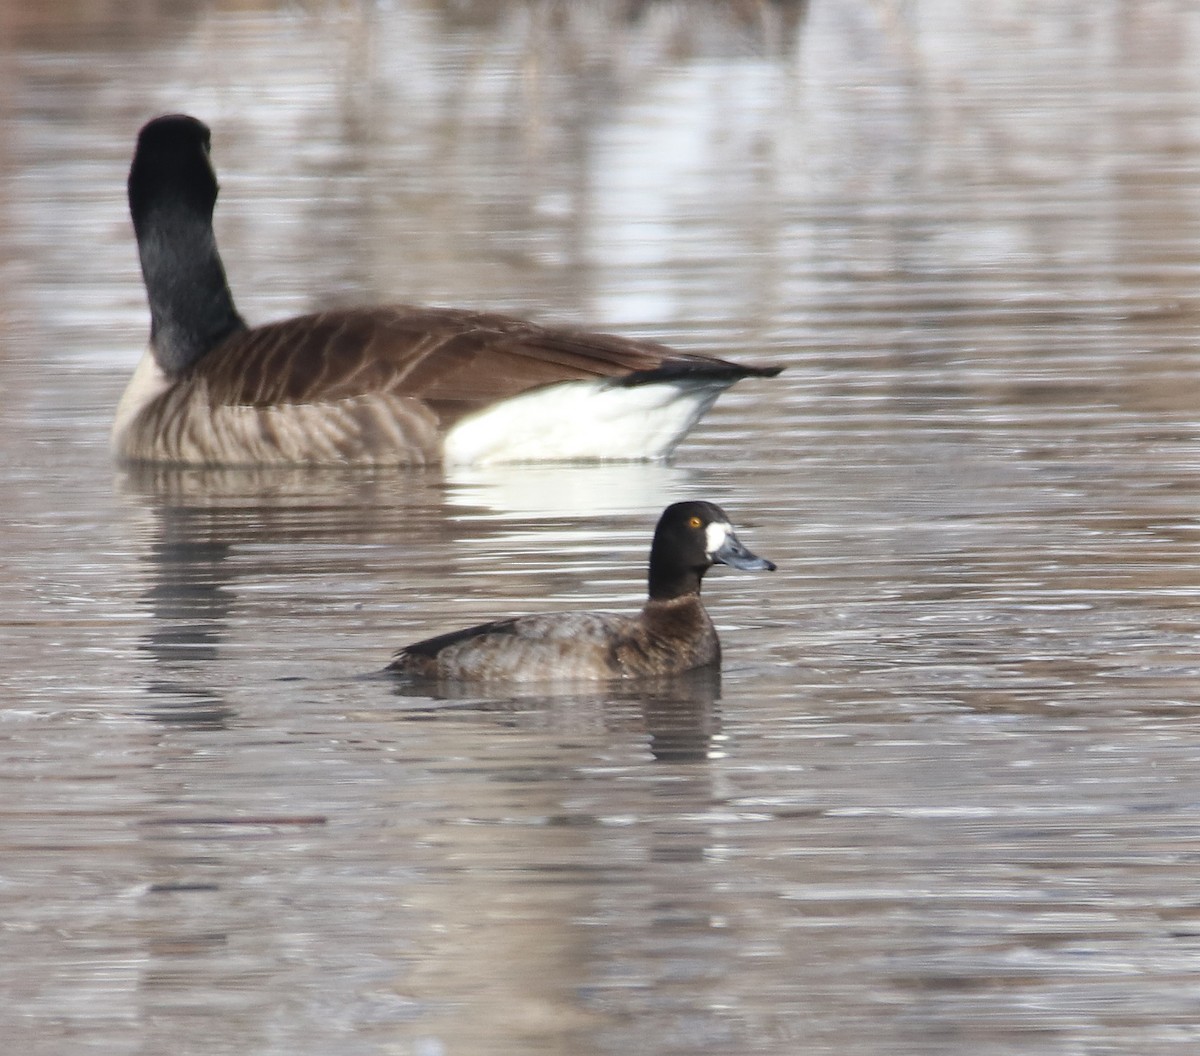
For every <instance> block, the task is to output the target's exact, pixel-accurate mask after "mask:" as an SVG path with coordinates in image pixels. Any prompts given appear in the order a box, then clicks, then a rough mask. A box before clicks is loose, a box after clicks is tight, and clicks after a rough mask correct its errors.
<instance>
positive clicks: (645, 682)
mask: <svg viewBox="0 0 1200 1056" xmlns="http://www.w3.org/2000/svg"><path fill="white" fill-rule="evenodd" d="M381 677H384V678H387V679H388V680H389V681H394V682H396V683H397V684H396V688H395V693H396V695H397V696H400V697H405V698H408V697H417V698H420V699H422V700H431V701H444V702H445V701H452V702H456V703H457V705H458V706H457V707H456V708H455V709H454V710H455V711H459V710H462V709H463V708H468V709H469V710H471V711H478V712H483V713H487V714H491V715H494V714H507V715H511V716H513V720H514V722H516V723H520V722H522V721H523V720H525V721H533V722H535V723H536V722H538V721H539V718H538V717H539V716H541V715H543V714H545V713H547V712H551V711H553V710H555V709H561V708H562V707H563V706H564V705H566V706H567V707H569V708H571V709H573V710H577V711H591V712H597V711H598V712H600V713H602V714H603V715H604V725H605V727H606V728H611V729H615V728H627V727H628V725H629V721H630V719H629V712H630V711H631V710H632V711H633V712H635V713H636V719H635V721H636V722H637V723H638V725H640V727H641V728H642V729H643V730H644V731H645V733H646V735H647V737H648V746H649V749H650V753H651V755H653V757H654V758H655V759H658V760H660V761H663V762H676V763H680V762H695V761H697V760H703V759H707V758H709V757H710V756H711V755H712V754H713V751H714V740H715V739H716V738H717V737H718V736H719V734H720V731H721V714H720V709H719V707H718V702H719V701H720V699H721V671H720V668H715V667H703V668H697V669H696V670H694V671H686V672H684V673H682V674H679V675H674V676H670V677H662V678H652V679H641V680H638V681H637V682H635V683H630V684H628V685H624V684H602V685H600V686H594V685H592V686H589V685H586V684H581V685H579V686H577V687H566V688H560V687H556V688H555V692H554V694H553V695H546V693H545V690H539V689H538V687H537V686H536V685H531V686H530V687H527V688H523V689H521V690H520V691H518V692H514V693H511V695H510V693H509V691H507V690H506V689H505V688H504V687H499V688H491V689H489V690H488V692H487V695H485V696H481V690H480V688H479V687H478V686H469V685H459V684H455V683H452V682H451V683H430V682H427V681H422V680H406V679H397V678H395V677H394V676H392V675H390V674H384V675H383V676H381ZM441 712H442V709H440V708H435V709H432V711H431V712H430V714H432V715H436V714H439V713H441ZM406 714H421V713H420V712H412V711H409V710H408V709H406Z"/></svg>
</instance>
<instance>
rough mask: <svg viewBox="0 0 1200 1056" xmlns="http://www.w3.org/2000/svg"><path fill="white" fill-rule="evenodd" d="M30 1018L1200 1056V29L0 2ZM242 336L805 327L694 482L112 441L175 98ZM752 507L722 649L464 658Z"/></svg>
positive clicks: (742, 342)
mask: <svg viewBox="0 0 1200 1056" xmlns="http://www.w3.org/2000/svg"><path fill="white" fill-rule="evenodd" d="M0 88H2V90H3V94H4V98H5V101H6V105H5V106H4V108H2V109H0V177H2V179H0V246H2V247H3V249H2V250H0V324H2V326H0V391H2V392H3V395H4V398H5V400H6V404H5V409H4V412H3V414H2V415H0V431H2V433H3V436H2V440H3V446H4V452H5V457H4V459H3V465H2V466H0V479H2V482H3V495H4V500H3V501H4V505H5V511H4V512H5V518H4V520H5V531H4V543H3V562H4V564H3V576H2V577H0V606H2V611H3V625H4V633H3V655H4V662H3V669H2V670H3V674H2V675H0V679H2V685H3V689H4V692H3V709H2V710H0V754H2V765H0V804H2V806H0V942H2V947H0V949H2V950H3V956H0V993H3V995H4V997H3V1001H2V1002H0V1027H2V1029H3V1036H4V1037H5V1038H6V1039H7V1040H6V1041H5V1047H6V1049H10V1051H12V1052H14V1053H15V1052H20V1053H23V1054H29V1056H41V1054H52V1053H53V1054H58V1053H66V1052H72V1053H75V1052H86V1053H94V1054H99V1056H110V1054H112V1056H115V1054H125V1053H132V1052H137V1053H147V1054H150V1053H165V1052H171V1053H178V1054H189V1053H204V1054H206V1056H209V1054H214V1053H217V1054H219V1053H229V1054H239V1056H244V1054H248V1053H256V1054H257V1053H263V1054H266V1053H278V1054H289V1056H297V1054H299V1056H305V1054H313V1056H316V1054H320V1056H358V1054H385V1053H386V1054H411V1056H443V1054H445V1056H460V1054H472V1056H473V1054H477V1053H478V1054H484V1053H486V1054H489V1056H505V1054H512V1056H518V1054H521V1056H523V1054H530V1053H556V1054H558V1053H561V1054H563V1056H567V1054H579V1053H614V1054H615V1053H655V1054H659V1053H661V1054H673V1053H678V1054H688V1056H705V1054H722V1056H725V1054H743V1053H766V1054H779V1056H785V1054H794V1053H829V1054H838V1056H884V1054H887V1056H896V1054H912V1056H935V1054H960V1053H962V1054H970V1056H1001V1054H1003V1056H1017V1054H1021V1056H1027V1054H1033V1053H1036V1054H1051V1056H1093V1054H1101V1053H1131V1054H1133V1053H1136V1054H1140V1056H1145V1054H1159V1053H1171V1054H1175V1053H1178V1054H1184V1053H1189V1054H1190V1053H1195V1052H1197V1051H1200V1050H1198V1048H1197V1046H1198V1045H1200V879H1198V877H1200V821H1198V814H1197V808H1198V806H1200V640H1198V619H1197V618H1198V615H1200V558H1198V553H1197V542H1198V535H1200V533H1198V528H1200V521H1198V520H1197V485H1198V484H1200V423H1198V420H1197V419H1198V408H1200V383H1198V381H1197V379H1198V378H1200V352H1198V351H1197V348H1198V347H1200V297H1198V295H1197V292H1196V289H1197V283H1198V279H1200V13H1198V12H1197V11H1196V9H1195V8H1194V6H1193V5H1190V4H1186V3H1182V2H1179V3H1174V2H1170V0H1153V2H1147V3H1138V4H1128V3H1117V2H1115V0H1112V2H1107V0H1105V2H1099V3H1083V2H1079V0H1076V2H1071V0H1050V2H1041V0H1039V2H1037V3H1034V2H1032V0H1024V2H1023V0H997V2H994V3H989V4H961V3H953V2H950V0H917V2H912V3H900V2H893V0H870V2H868V0H812V3H811V4H810V5H809V6H808V8H807V10H805V8H804V5H802V4H786V3H771V2H767V0H763V2H761V3H759V2H752V3H740V4H721V3H706V2H699V0H697V2H695V3H686V4H685V3H665V2H664V3H654V2H650V3H596V4H582V3H581V4H572V3H555V2H550V0H544V2H534V0H529V2H515V0H514V2H497V3H471V2H462V3H435V2H433V0H427V2H423V3H422V2H417V0H409V2H396V3H391V4H379V5H369V4H358V3H353V2H348V3H336V4H335V3H323V2H320V0H317V2H313V3H306V4H280V5H278V6H273V5H271V4H266V3H238V4H221V5H204V4H199V3H188V2H183V3H176V4H152V3H142V2H134V3H130V4H124V5H111V4H102V3H97V2H89V0H73V2H68V0H59V2H53V3H48V4H40V5H14V4H8V5H5V10H4V13H3V14H0ZM168 110H187V111H189V112H193V113H195V114H197V115H198V116H201V117H203V118H204V119H205V120H207V121H208V122H209V123H210V124H211V125H212V126H213V128H214V158H215V161H216V164H217V166H218V170H219V172H220V175H221V178H222V187H223V193H222V199H221V203H220V205H219V207H218V217H217V229H218V236H219V238H220V242H221V246H222V249H223V252H224V255H225V259H226V264H227V267H228V270H229V273H230V277H231V281H232V283H233V286H234V290H235V294H236V295H237V297H238V301H239V305H240V307H241V309H242V311H243V313H244V314H245V315H247V316H248V317H249V318H250V319H252V320H254V321H263V320H266V319H269V318H273V317H277V316H281V315H285V314H288V313H292V312H299V311H304V310H308V309H311V308H315V307H320V306H324V305H330V304H342V303H356V302H363V301H375V300H382V299H388V298H391V299H403V300H415V301H428V302H434V303H454V304H470V305H477V306H484V307H489V308H495V309H500V310H505V311H510V312H516V313H521V314H529V315H533V316H536V317H538V318H544V319H562V320H565V321H568V322H571V323H579V324H583V323H587V324H593V325H596V326H599V327H603V328H606V329H612V330H616V331H619V332H622V333H630V334H639V335H647V336H651V337H655V338H658V339H661V340H666V341H669V342H672V343H674V344H677V345H679V346H680V347H683V348H687V349H690V350H698V351H708V352H718V353H727V354H730V355H735V356H739V357H742V358H745V359H749V360H754V361H760V362H765V363H776V364H781V365H785V366H786V368H787V370H786V372H785V373H784V374H783V375H782V376H781V377H780V378H779V379H778V380H776V381H773V382H748V383H745V384H743V385H741V386H739V387H738V389H737V390H735V391H734V392H732V393H731V394H729V395H728V396H727V397H725V398H724V399H723V400H722V401H721V403H720V404H719V405H718V407H717V408H716V409H715V410H714V411H713V412H712V413H711V414H710V415H709V417H708V418H707V419H706V420H705V421H704V422H703V423H702V424H701V425H700V427H699V428H698V429H697V430H696V431H695V433H694V434H693V435H692V437H691V438H690V439H689V440H688V441H687V442H686V443H685V444H684V445H683V446H682V447H681V448H680V450H679V452H678V455H677V457H676V459H675V461H674V462H673V463H672V464H671V465H667V466H657V465H654V466H603V467H592V468H585V467H567V468H534V467H527V468H514V469H508V470H504V471H498V470H496V471H486V472H485V471H476V472H461V473H456V474H452V475H449V476H443V475H442V474H440V473H438V472H433V471H430V472H423V473H415V472H373V473H363V472H345V473H340V472H271V473H267V472H263V473H255V472H229V473H201V472H141V473H127V472H121V471H118V470H117V469H116V468H115V467H114V466H113V465H112V463H111V461H110V458H109V455H108V452H107V449H106V438H107V430H108V426H109V423H110V420H111V416H112V411H113V408H114V406H115V404H116V401H117V399H118V397H119V395H120V392H121V390H122V388H123V386H124V384H125V380H126V378H127V377H128V375H129V373H130V372H131V371H132V369H133V365H134V363H135V362H136V360H137V358H138V356H139V354H140V351H141V348H142V346H143V343H144V340H145V336H146V330H147V313H146V309H145V303H144V297H143V293H142V289H141V284H140V278H139V275H138V272H137V264H136V255H135V252H134V247H133V241H132V235H131V231H130V226H129V222H128V218H127V215H126V211H125V203H124V177H125V173H126V170H127V166H128V162H129V156H130V153H131V148H132V143H133V137H134V135H135V133H136V130H137V128H138V126H139V125H140V124H141V123H142V121H144V120H145V119H146V118H147V117H149V116H152V115H153V114H156V113H160V112H163V111H168ZM683 497H704V498H709V499H712V500H715V501H717V502H719V503H721V504H722V505H724V506H725V507H726V508H727V509H728V510H729V511H730V512H731V513H732V514H733V517H734V519H735V521H736V522H737V524H738V526H739V528H740V529H741V531H742V535H743V538H744V539H745V541H746V542H747V543H748V544H749V545H750V546H751V547H752V548H754V549H755V550H756V551H758V552H760V553H762V554H764V555H766V556H769V557H771V558H773V559H774V560H775V561H776V562H777V563H778V565H779V571H778V572H776V573H775V574H773V575H769V576H768V575H758V576H743V575H739V574H737V573H734V572H732V571H730V570H723V569H717V570H715V571H714V572H713V573H712V574H711V575H710V576H709V578H708V580H707V581H706V598H707V599H708V603H709V606H710V609H711V611H712V613H713V615H714V618H715V619H716V621H717V624H718V626H719V628H720V630H721V634H722V638H723V641H724V646H725V654H726V663H725V668H724V671H723V673H722V676H721V678H720V679H719V680H712V679H688V680H683V681H681V682H675V683H671V684H665V685H654V686H646V687H641V688H637V689H630V690H622V691H620V692H616V691H608V692H606V691H602V690H597V691H591V692H580V693H578V694H574V695H566V696H554V697H549V696H536V695H525V696H513V695H504V694H499V695H497V694H489V693H479V694H459V695H447V696H445V697H438V698H431V697H430V696H428V695H421V693H420V691H414V690H412V689H411V688H405V687H401V686H397V685H396V684H394V683H393V682H391V681H389V680H387V679H381V678H379V677H378V675H377V672H378V671H379V670H380V668H381V667H382V666H383V665H384V664H385V663H386V661H387V659H388V657H389V655H390V653H391V651H392V650H393V649H394V648H396V647H397V646H399V645H400V644H403V643H404V642H406V641H410V640H412V639H414V638H417V637H422V636H425V635H426V634H430V633H435V632H437V631H440V630H446V629H450V628H452V627H455V626H459V625H461V624H463V623H464V622H466V621H475V620H478V619H483V618H486V617H491V616H497V615H500V614H505V613H509V612H524V611H532V610H539V609H555V608H569V607H576V606H581V605H586V606H589V607H606V608H614V609H622V608H625V609H628V608H632V607H634V606H636V605H637V604H638V600H639V597H640V596H641V592H642V589H643V587H642V579H643V575H644V563H645V554H646V549H647V545H648V539H649V533H650V530H651V528H652V526H653V523H654V520H655V518H656V516H657V514H658V512H659V510H660V509H661V508H662V507H663V506H664V505H665V504H666V503H667V502H669V501H673V500H675V499H678V498H683Z"/></svg>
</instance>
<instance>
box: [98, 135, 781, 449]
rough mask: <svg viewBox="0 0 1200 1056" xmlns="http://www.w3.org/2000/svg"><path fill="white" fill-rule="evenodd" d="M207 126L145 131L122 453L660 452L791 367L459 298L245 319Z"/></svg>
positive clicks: (133, 188)
mask: <svg viewBox="0 0 1200 1056" xmlns="http://www.w3.org/2000/svg"><path fill="white" fill-rule="evenodd" d="M211 139H212V137H211V132H210V130H209V128H208V126H207V125H205V124H204V123H203V122H202V121H200V120H198V119H197V118H195V117H192V116H190V115H187V114H167V115H164V116H162V117H157V118H155V119H153V120H151V121H149V122H148V123H147V124H145V125H144V126H143V127H142V128H141V130H140V132H139V133H138V137H137V145H136V148H135V151H134V155H133V161H132V164H131V166H130V170H129V178H128V185H127V190H128V197H129V211H130V215H131V217H132V220H133V229H134V235H135V237H136V240H137V247H138V256H139V260H140V263H141V271H142V277H143V279H144V282H145V288H146V296H147V300H148V302H149V308H150V340H149V344H148V347H147V348H146V350H145V352H144V354H143V356H142V358H141V360H140V362H139V363H138V365H137V367H136V369H135V371H134V373H133V376H132V377H131V379H130V380H129V383H128V385H127V387H126V389H125V392H124V394H123V396H122V397H121V400H120V403H119V405H118V407H117V411H116V415H115V420H114V422H113V428H112V447H113V450H114V452H115V455H116V457H117V459H118V461H121V462H126V463H154V464H166V465H180V466H194V467H224V466H245V465H254V466H263V465H401V466H425V465H439V464H440V465H452V466H453V465H488V464H497V463H517V462H538V461H551V462H552V461H604V460H645V461H650V460H661V459H666V458H667V457H669V455H670V454H671V452H672V451H673V450H674V449H675V447H676V445H677V444H678V443H679V442H680V441H681V440H682V439H683V437H684V436H685V435H686V434H687V433H688V431H689V430H690V429H691V428H692V427H693V426H694V425H695V424H696V422H697V421H698V420H699V419H700V417H701V416H702V415H703V414H704V413H705V412H706V411H707V410H708V409H709V408H710V407H711V406H712V404H713V403H714V402H715V400H716V399H717V397H718V396H720V394H721V393H722V392H724V391H725V390H726V389H727V388H729V387H730V386H731V385H733V384H734V383H735V382H737V381H740V380H742V379H743V378H753V377H758V378H766V377H773V376H775V375H777V374H778V373H779V372H780V370H781V369H782V368H780V367H776V366H753V365H744V364H739V363H734V362H731V361H729V360H724V359H717V358H713V357H709V356H703V355H698V354H691V353H684V352H679V351H676V350H674V349H672V348H670V347H668V346H666V345H662V344H659V343H657V342H653V341H646V340H637V339H633V338H627V337H621V336H617V335H612V334H601V333H591V332H589V331H586V330H582V329H572V328H568V327H555V326H549V325H542V324H539V323H536V322H532V321H526V320H523V319H519V318H515V317H511V316H508V315H504V314H500V313H495V312H488V311H473V310H469V309H462V308H441V307H421V306H414V305H405V304H396V305H386V306H372V307H359V308H345V309H336V310H329V311H321V312H315V313H312V314H308V315H301V316H298V317H294V318H289V319H284V320H281V321H277V322H269V323H266V324H263V325H260V326H250V325H248V324H247V323H246V321H245V320H244V319H243V317H242V316H241V314H240V313H239V312H238V310H237V307H236V306H235V304H234V300H233V295H232V293H231V291H230V288H229V283H228V280H227V278H226V274H225V267H224V264H223V263H222V260H221V255H220V253H219V252H218V249H217V243H216V238H215V235H214V232H213V212H214V209H215V207H216V202H217V195H218V190H219V188H218V183H217V176H216V172H215V169H214V168H213V164H212V161H211Z"/></svg>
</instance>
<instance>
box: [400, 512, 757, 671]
mask: <svg viewBox="0 0 1200 1056" xmlns="http://www.w3.org/2000/svg"><path fill="white" fill-rule="evenodd" d="M714 564H721V565H731V566H732V567H734V568H741V569H747V570H758V569H765V570H767V571H773V570H774V568H775V565H774V564H772V563H771V562H770V561H767V560H766V559H764V558H761V557H757V556H755V555H754V554H752V553H751V552H750V551H749V550H747V549H746V548H745V547H744V546H743V545H742V543H741V541H740V540H739V539H738V537H737V536H736V535H735V534H734V531H733V527H732V526H731V525H730V523H729V518H728V517H727V516H726V514H725V512H724V511H723V510H722V509H721V508H720V507H719V506H715V505H713V504H712V503H711V502H677V503H675V504H674V505H672V506H668V507H667V508H666V510H664V511H663V515H662V517H661V518H659V521H658V527H657V528H655V530H654V542H653V543H652V544H651V546H650V576H649V599H648V600H647V602H646V604H645V606H643V608H642V610H641V612H639V613H638V614H637V615H634V616H622V615H617V614H616V613H610V612H555V613H542V614H539V615H533V616H514V617H512V618H510V619H506V620H497V621H495V622H493V623H485V624H481V625H479V626H477V627H469V628H467V629H465V630H461V631H452V632H450V633H449V634H443V635H439V636H438V637H436V638H428V639H426V640H425V641H423V642H417V643H415V644H413V645H409V646H406V647H405V648H403V649H401V650H400V651H399V652H398V653H396V655H395V657H394V658H393V660H392V662H391V664H389V665H388V670H389V671H393V672H397V673H403V674H409V675H414V676H417V677H418V678H432V679H439V680H445V681H465V682H546V681H562V680H596V679H621V678H653V677H655V676H660V675H675V674H679V673H680V672H683V671H690V670H692V669H693V668H699V667H705V666H707V665H710V664H718V663H720V660H721V643H720V642H719V641H718V639H717V632H716V628H714V627H713V623H712V620H711V619H710V618H709V615H708V613H707V611H705V608H704V605H703V604H702V603H701V601H700V580H701V579H702V578H703V576H704V573H705V572H707V571H708V569H709V568H710V567H711V566H712V565H714Z"/></svg>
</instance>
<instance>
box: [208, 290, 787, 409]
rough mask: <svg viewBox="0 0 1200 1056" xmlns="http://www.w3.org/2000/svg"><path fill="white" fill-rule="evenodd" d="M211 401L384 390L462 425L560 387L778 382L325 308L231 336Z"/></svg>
mask: <svg viewBox="0 0 1200 1056" xmlns="http://www.w3.org/2000/svg"><path fill="white" fill-rule="evenodd" d="M194 372H195V374H196V375H199V376H203V378H204V380H205V381H206V383H207V385H208V389H209V393H210V397H209V398H210V399H211V400H212V401H213V402H214V403H227V404H250V405H257V406H261V405H268V404H281V403H320V402H325V401H329V400H339V399H347V398H350V397H354V396H361V395H364V394H367V393H374V392H381V393H384V392H386V393H390V394H394V395H400V396H411V397H415V398H417V399H420V400H423V401H425V402H426V403H428V404H429V405H430V406H431V407H433V408H434V409H435V410H437V411H438V413H439V414H440V415H442V416H443V417H444V418H448V419H455V418H458V417H460V416H461V415H463V414H467V413H469V412H471V411H473V410H475V409H477V408H479V407H481V406H484V405H486V404H489V403H492V402H494V401H496V400H501V399H505V398H507V397H510V396H515V395H516V394H518V393H521V392H524V391H526V390H528V389H532V388H537V387H540V386H543V385H551V384H554V383H556V382H561V381H574V380H581V379H588V378H597V377H610V378H615V379H621V381H622V382H623V383H636V382H637V381H641V380H650V379H651V378H653V377H657V376H666V375H672V376H673V375H712V376H713V377H714V378H716V377H724V378H729V379H730V380H733V379H736V378H738V377H743V376H746V375H749V374H773V373H777V371H775V370H773V369H770V368H766V369H764V368H755V367H742V366H739V365H737V364H734V363H729V362H726V361H724V360H718V359H711V358H708V357H705V356H692V355H688V354H685V353H679V352H676V351H674V350H673V349H670V348H668V347H667V346H665V345H660V344H657V343H655V342H651V341H635V340H631V339H628V338H623V337H618V336H615V335H611V334H595V333H590V332H587V331H583V330H572V329H564V328H558V327H544V326H539V325H538V324H536V323H531V322H527V321H524V320H521V319H515V318H511V317H509V316H504V315H498V314H491V313H481V312H469V311H461V310H456V309H438V308H410V307H391V308H373V309H354V310H348V311H335V312H323V313H319V314H315V315H307V316H300V317H297V318H294V319H288V320H286V321H283V322H278V323H270V324H267V325H266V326H261V327H256V328H255V329H252V330H246V331H242V332H240V333H237V334H234V335H233V336H231V337H230V338H229V339H227V340H226V341H225V342H223V343H222V344H221V345H220V346H219V347H217V348H216V349H214V350H213V351H212V352H211V353H209V355H207V356H205V357H204V359H203V360H201V361H200V363H198V364H197V365H196V367H195V368H194Z"/></svg>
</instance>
